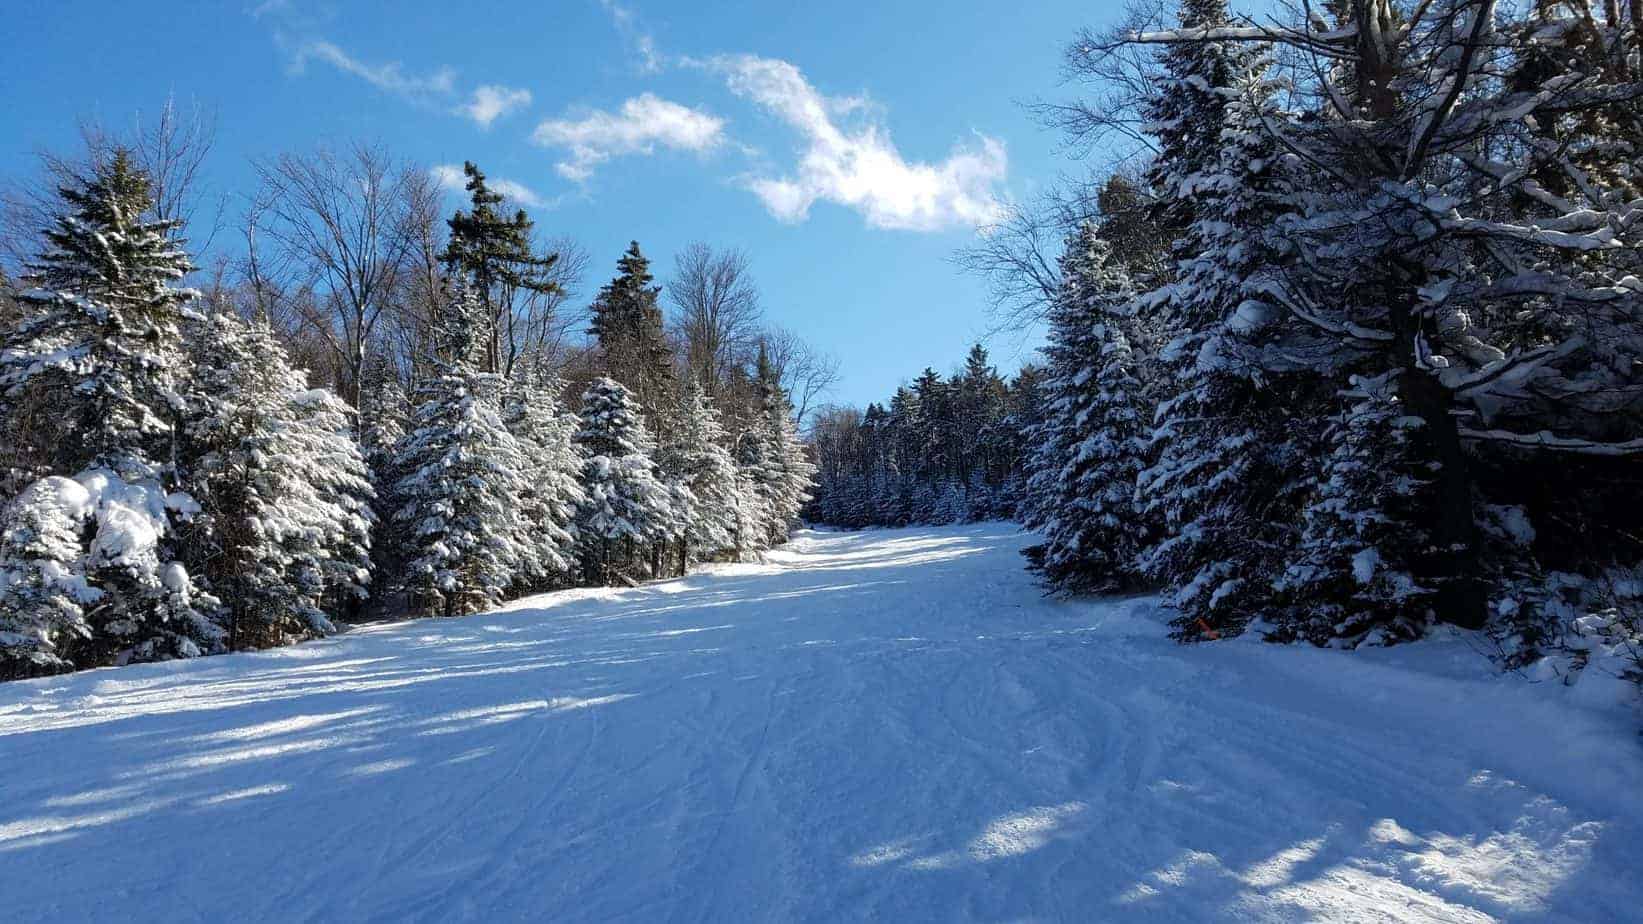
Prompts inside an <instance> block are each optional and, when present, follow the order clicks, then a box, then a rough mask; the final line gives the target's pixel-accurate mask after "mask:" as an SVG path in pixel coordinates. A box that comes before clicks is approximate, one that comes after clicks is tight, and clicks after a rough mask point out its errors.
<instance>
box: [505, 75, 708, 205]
mask: <svg viewBox="0 0 1643 924" xmlns="http://www.w3.org/2000/svg"><path fill="white" fill-rule="evenodd" d="M531 138H532V140H533V141H535V142H536V143H537V144H539V145H542V146H543V147H549V148H563V149H565V150H566V151H568V152H569V157H568V158H567V159H565V160H562V161H560V162H559V163H557V164H555V165H554V169H555V170H557V171H558V172H559V175H560V176H563V177H565V178H566V179H569V180H573V181H575V182H577V183H583V182H586V181H587V180H588V179H589V178H590V177H591V176H593V171H594V169H595V168H596V167H598V166H599V165H600V164H602V163H604V162H605V161H607V160H610V159H611V158H612V157H619V156H622V155H627V154H651V153H653V152H655V150H656V149H657V148H658V147H661V148H668V149H670V150H676V151H692V152H695V153H704V152H706V151H710V150H712V149H714V148H716V147H718V146H719V145H720V144H721V143H723V141H724V120H723V119H721V118H719V117H717V116H715V115H712V114H710V113H708V112H705V111H702V110H700V109H692V108H690V107H689V106H684V105H680V104H679V103H675V102H672V101H670V100H665V99H662V98H660V97H658V96H656V95H654V94H651V93H645V94H642V95H640V96H636V97H633V98H632V99H629V100H627V101H626V102H624V103H622V106H621V109H620V110H618V111H616V112H606V111H604V110H599V109H595V110H592V111H590V112H588V113H587V114H585V115H583V116H582V117H580V118H575V119H572V118H561V119H549V120H547V121H545V122H543V123H542V124H540V125H538V126H537V127H536V131H535V133H534V134H533V135H532V136H531Z"/></svg>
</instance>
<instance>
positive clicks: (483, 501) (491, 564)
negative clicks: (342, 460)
mask: <svg viewBox="0 0 1643 924" xmlns="http://www.w3.org/2000/svg"><path fill="white" fill-rule="evenodd" d="M452 289H453V291H452V292H451V294H450V297H449V298H447V299H446V300H445V302H444V303H443V305H442V306H441V308H440V310H439V312H438V313H437V314H436V316H435V318H434V320H433V330H432V337H431V341H432V344H433V348H434V355H433V356H431V357H429V360H430V364H431V365H432V367H433V370H434V374H433V375H432V376H430V377H429V378H428V380H427V381H425V382H424V383H423V384H422V386H421V387H420V388H419V389H418V398H419V399H420V401H421V404H420V406H419V407H418V408H417V410H416V414H415V416H414V417H413V418H412V431H411V432H410V434H408V435H407V436H406V437H405V439H404V440H403V441H402V443H401V445H400V450H399V452H398V458H397V460H396V462H395V467H396V468H397V469H398V470H399V471H401V472H403V473H404V474H402V475H401V476H400V479H399V481H398V482H397V483H396V484H395V485H394V494H395V496H396V497H397V498H398V499H399V503H400V508H399V510H398V512H397V513H396V516H395V520H396V532H397V534H398V535H399V536H400V537H401V540H400V541H402V542H403V543H404V546H405V548H404V551H403V553H402V555H403V557H404V559H405V564H404V567H403V573H402V577H401V583H402V584H403V586H404V587H405V589H406V590H407V591H408V592H409V594H410V595H411V597H412V600H413V602H414V603H415V605H416V606H417V608H418V609H420V610H422V611H424V612H429V613H438V614H443V615H446V616H455V615H460V614H463V613H470V612H475V611H478V610H482V609H485V608H486V607H489V606H493V605H495V604H496V603H497V602H499V601H500V600H501V599H502V598H503V596H504V594H506V593H507V592H508V590H509V589H510V588H511V587H513V586H514V585H515V582H516V581H517V580H518V577H519V575H521V574H533V573H539V569H540V567H541V565H540V561H541V550H539V549H538V548H536V547H535V546H534V545H533V544H532V536H531V529H530V523H529V522H528V520H527V519H526V517H525V514H524V511H523V510H522V509H521V507H520V502H519V499H520V497H521V496H522V495H524V493H525V491H526V489H527V484H526V482H525V474H524V473H525V467H526V459H525V454H524V452H523V450H522V449H521V447H520V444H519V441H518V440H517V439H515V438H514V435H513V434H512V433H509V432H508V429H507V427H506V426H505V425H504V424H503V422H502V416H501V408H500V404H501V388H502V382H501V380H500V378H499V377H498V376H495V375H491V374H488V373H481V372H478V371H476V365H477V362H476V357H477V354H478V351H479V350H480V349H481V348H482V344H480V343H479V333H480V331H481V330H482V325H483V319H481V318H480V317H479V316H478V315H479V306H478V302H477V300H476V299H475V298H474V295H473V293H472V291H471V290H470V289H469V288H468V286H467V284H466V282H465V280H462V279H461V278H460V277H459V278H458V279H457V280H456V281H455V282H454V283H453V284H452Z"/></svg>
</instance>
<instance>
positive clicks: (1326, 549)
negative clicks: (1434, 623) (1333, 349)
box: [1273, 375, 1432, 647]
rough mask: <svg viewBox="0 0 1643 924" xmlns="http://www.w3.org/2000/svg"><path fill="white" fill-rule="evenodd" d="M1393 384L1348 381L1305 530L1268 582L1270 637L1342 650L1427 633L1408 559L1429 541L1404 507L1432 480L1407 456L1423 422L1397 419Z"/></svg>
mask: <svg viewBox="0 0 1643 924" xmlns="http://www.w3.org/2000/svg"><path fill="white" fill-rule="evenodd" d="M1392 378H1393V376H1391V375H1385V376H1381V377H1380V378H1377V379H1359V380H1355V381H1354V382H1353V387H1352V389H1351V390H1350V391H1348V392H1347V394H1346V397H1347V398H1348V399H1349V400H1350V401H1351V403H1350V404H1349V405H1348V406H1347V407H1346V409H1345V411H1344V412H1343V413H1342V414H1341V416H1340V418H1339V419H1337V420H1336V422H1335V424H1334V426H1333V427H1332V428H1331V430H1330V433H1329V443H1328V455H1327V456H1326V457H1325V459H1324V462H1323V466H1322V471H1321V472H1320V474H1319V475H1318V476H1317V478H1316V480H1315V486H1314V495H1313V497H1312V499H1311V502H1310V503H1309V504H1308V505H1307V508H1306V511H1305V528H1304V531H1303V533H1302V536H1301V539H1300V542H1299V544H1298V546H1297V547H1296V548H1295V549H1294V551H1293V552H1292V553H1291V560H1290V561H1289V562H1288V563H1287V566H1286V567H1285V568H1284V570H1283V571H1282V573H1281V574H1280V575H1279V577H1278V580H1277V581H1276V589H1277V591H1278V593H1279V599H1280V601H1282V603H1284V604H1287V605H1285V606H1283V608H1282V609H1281V610H1277V611H1275V612H1274V613H1273V616H1274V617H1275V618H1274V619H1273V622H1274V623H1276V624H1277V626H1278V629H1277V631H1276V632H1275V633H1274V635H1275V637H1276V638H1278V639H1292V638H1293V639H1303V640H1306V641H1310V642H1314V643H1316V644H1319V645H1325V644H1340V645H1345V646H1348V647H1350V646H1353V645H1357V644H1359V643H1361V642H1365V641H1369V642H1372V643H1390V642H1395V641H1403V640H1407V639H1412V638H1417V637H1419V635H1420V634H1421V633H1422V632H1423V631H1424V630H1425V624H1426V618H1425V614H1426V612H1427V607H1428V605H1429V601H1430V599H1431V594H1432V590H1431V588H1430V587H1428V586H1424V585H1423V584H1422V583H1421V581H1420V579H1419V578H1417V577H1416V576H1415V575H1414V574H1413V573H1412V564H1413V561H1412V559H1411V553H1412V552H1413V551H1414V550H1419V549H1422V548H1424V547H1425V546H1426V545H1427V543H1428V542H1430V541H1431V539H1430V535H1429V534H1427V533H1426V532H1425V530H1424V528H1423V525H1422V523H1421V521H1420V519H1419V518H1418V517H1416V516H1413V515H1412V511H1413V510H1415V509H1418V508H1419V506H1420V505H1421V504H1422V503H1423V498H1422V495H1424V494H1428V493H1430V491H1431V490H1432V481H1431V479H1425V480H1423V479H1421V478H1420V477H1419V473H1420V471H1421V466H1422V463H1421V462H1419V461H1418V459H1416V458H1412V456H1413V452H1412V443H1413V441H1414V439H1415V438H1416V434H1417V433H1418V431H1419V429H1420V427H1421V421H1420V419H1419V418H1416V417H1411V416H1408V415H1406V414H1404V413H1402V409H1401V408H1400V407H1399V404H1398V397H1397V393H1396V390H1395V389H1394V387H1393V386H1392ZM1425 503H1430V501H1425Z"/></svg>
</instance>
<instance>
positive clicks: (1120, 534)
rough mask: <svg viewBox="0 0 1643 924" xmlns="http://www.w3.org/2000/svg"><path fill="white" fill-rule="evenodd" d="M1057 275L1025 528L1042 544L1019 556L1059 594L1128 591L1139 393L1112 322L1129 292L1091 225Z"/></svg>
mask: <svg viewBox="0 0 1643 924" xmlns="http://www.w3.org/2000/svg"><path fill="white" fill-rule="evenodd" d="M1061 271H1062V280H1063V282H1062V291H1061V292H1060V294H1059V296H1058V298H1057V300H1056V304H1055V306H1054V308H1053V309H1052V313H1051V317H1050V324H1051V331H1050V345H1049V346H1048V347H1046V349H1045V353H1046V355H1047V356H1048V357H1049V360H1050V375H1051V379H1050V382H1049V383H1048V388H1049V390H1050V392H1051V398H1050V402H1049V407H1048V411H1047V413H1046V420H1045V423H1044V425H1043V427H1042V429H1041V431H1040V434H1039V442H1038V445H1039V449H1038V451H1037V453H1036V455H1035V457H1034V461H1033V466H1034V475H1033V480H1032V483H1031V486H1030V488H1029V490H1030V491H1032V493H1033V494H1034V495H1035V498H1034V503H1033V506H1032V508H1031V509H1030V510H1029V514H1028V517H1027V520H1026V523H1027V525H1028V526H1029V527H1031V528H1033V529H1037V530H1040V531H1042V532H1043V534H1044V543H1043V545H1040V546H1035V547H1033V548H1032V549H1029V550H1028V556H1029V559H1030V560H1031V561H1032V563H1033V566H1034V568H1035V569H1037V570H1039V571H1041V572H1042V573H1043V574H1044V576H1045V578H1046V579H1047V580H1049V582H1050V583H1051V585H1052V586H1054V587H1056V588H1057V589H1059V590H1064V591H1072V592H1099V591H1108V590H1115V589H1119V588H1122V587H1125V586H1127V585H1129V584H1131V583H1133V582H1134V560H1135V556H1136V554H1137V553H1138V551H1139V549H1140V548H1141V547H1142V546H1143V544H1144V543H1145V542H1146V541H1147V539H1148V535H1147V533H1148V526H1147V523H1146V520H1145V518H1144V517H1143V516H1142V515H1141V513H1140V512H1139V511H1138V510H1137V509H1136V505H1135V486H1136V476H1137V474H1138V472H1139V469H1140V464H1141V460H1142V453H1143V446H1142V423H1141V417H1140V413H1139V410H1138V407H1137V404H1138V399H1137V391H1138V386H1137V383H1136V380H1135V375H1134V359H1133V357H1132V355H1131V352H1130V347H1129V341H1128V339H1127V338H1126V336H1125V334H1124V330H1123V326H1122V323H1121V322H1122V320H1123V318H1124V316H1125V314H1126V313H1127V312H1128V311H1130V310H1132V307H1133V298H1134V291H1133V288H1132V286H1131V284H1130V282H1129V279H1128V276H1127V275H1126V274H1125V273H1124V272H1123V270H1122V269H1121V268H1120V267H1118V266H1116V265H1115V262H1114V261H1113V260H1112V258H1111V250H1110V248H1109V246H1108V245H1107V243H1106V242H1105V241H1103V240H1101V239H1100V238H1098V237H1096V232H1095V227H1094V225H1093V224H1090V223H1086V224H1085V225H1084V226H1083V227H1082V228H1081V229H1080V231H1079V233H1078V234H1077V235H1075V236H1073V237H1072V238H1071V239H1070V240H1069V241H1068V245H1067V253H1066V254H1065V256H1064V257H1063V258H1062V264H1061Z"/></svg>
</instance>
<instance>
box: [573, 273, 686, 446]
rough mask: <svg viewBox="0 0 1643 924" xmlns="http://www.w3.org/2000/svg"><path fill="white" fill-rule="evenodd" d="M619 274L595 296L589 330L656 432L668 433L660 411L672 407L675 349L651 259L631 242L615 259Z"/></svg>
mask: <svg viewBox="0 0 1643 924" xmlns="http://www.w3.org/2000/svg"><path fill="white" fill-rule="evenodd" d="M616 270H617V272H616V277H615V278H613V279H612V280H611V281H610V282H608V283H606V284H605V286H604V287H603V288H601V289H600V290H599V295H598V297H596V298H595V299H594V300H593V305H592V307H591V311H592V314H593V317H592V322H591V324H590V325H589V328H588V333H589V334H591V335H593V338H594V340H595V342H596V343H597V344H598V348H599V353H598V359H599V363H600V368H601V369H602V370H603V372H604V374H606V375H608V376H610V377H611V378H613V379H615V380H616V381H618V382H621V383H622V384H623V385H624V386H625V387H627V388H628V390H629V391H631V392H633V395H634V398H635V400H637V401H638V402H639V406H640V407H642V408H643V409H644V415H645V420H646V422H647V424H648V427H649V429H650V431H651V433H652V434H653V435H665V434H663V431H665V430H666V429H667V427H666V423H667V421H666V420H665V418H664V416H663V414H662V411H663V409H665V408H669V407H672V406H673V400H674V392H675V391H676V388H675V378H674V373H673V353H672V350H670V349H669V347H668V344H667V337H666V335H665V332H664V330H663V326H662V308H661V305H660V303H659V302H658V301H657V296H658V295H659V293H660V292H661V287H660V286H657V285H653V283H654V282H655V277H654V276H652V275H651V272H650V260H649V259H648V258H647V257H646V256H645V255H644V254H643V253H641V252H640V250H639V242H638V241H633V242H632V243H631V244H630V245H629V246H628V249H627V251H626V252H624V253H623V254H622V256H621V257H620V258H619V259H618V260H617V261H616Z"/></svg>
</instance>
